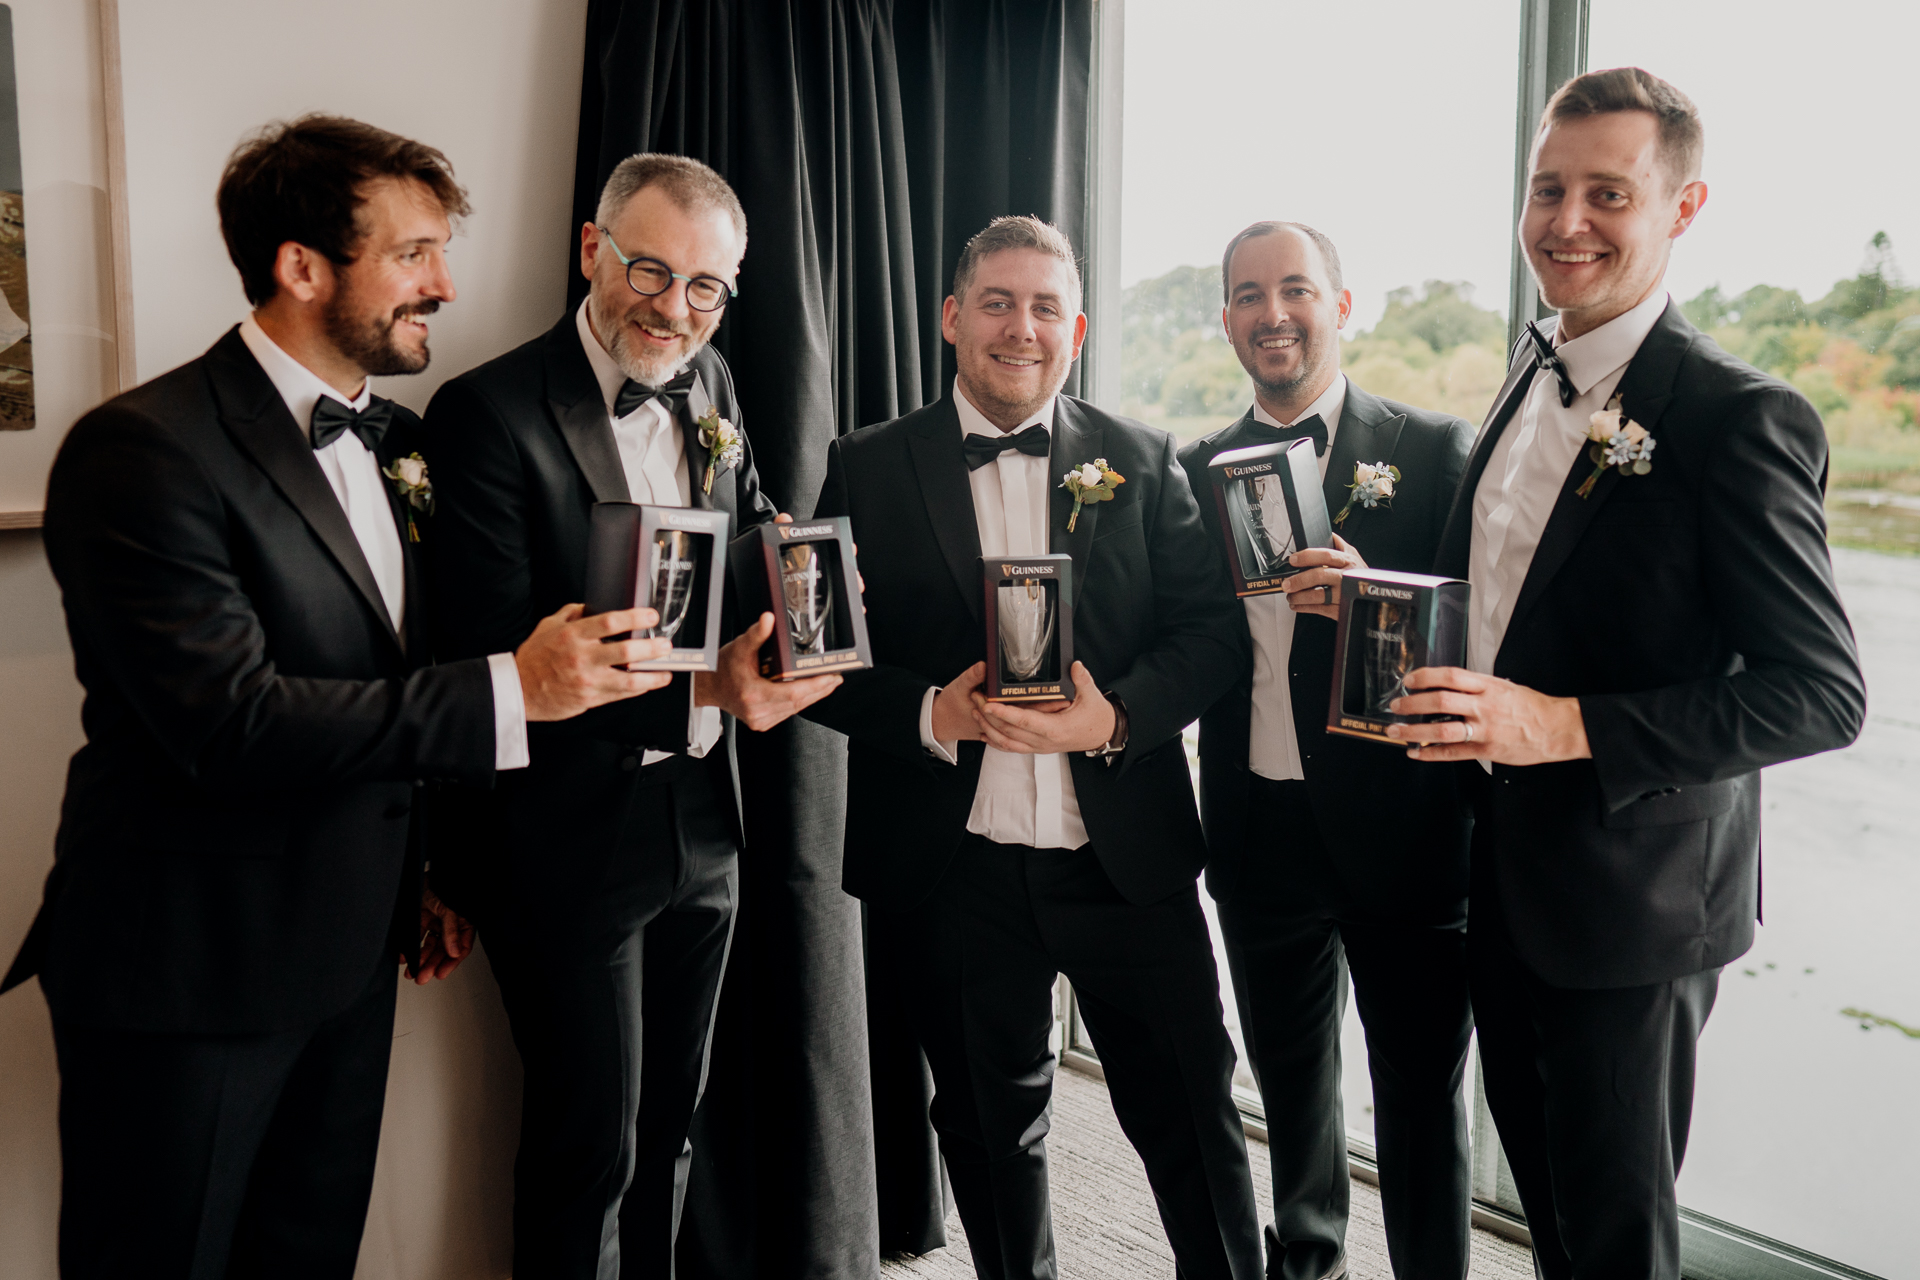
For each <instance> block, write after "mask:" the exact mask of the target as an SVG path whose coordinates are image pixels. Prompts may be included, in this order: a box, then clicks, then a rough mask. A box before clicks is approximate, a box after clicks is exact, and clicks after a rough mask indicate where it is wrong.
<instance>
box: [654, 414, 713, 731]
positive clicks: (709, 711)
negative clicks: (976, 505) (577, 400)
mask: <svg viewBox="0 0 1920 1280" xmlns="http://www.w3.org/2000/svg"><path fill="white" fill-rule="evenodd" d="M656 403H657V402H656ZM718 741H720V708H718V707H700V706H695V705H694V701H693V681H691V680H689V681H687V754H688V755H690V756H692V757H693V758H694V759H695V760H704V759H706V756H707V752H709V751H711V750H713V744H714V743H716V742H718Z"/></svg>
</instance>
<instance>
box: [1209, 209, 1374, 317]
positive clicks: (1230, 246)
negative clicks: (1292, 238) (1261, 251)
mask: <svg viewBox="0 0 1920 1280" xmlns="http://www.w3.org/2000/svg"><path fill="white" fill-rule="evenodd" d="M1282 227H1288V228H1291V229H1292V230H1294V231H1298V232H1299V233H1300V234H1301V235H1303V236H1305V237H1306V238H1307V239H1309V240H1311V241H1313V247H1314V248H1316V249H1318V250H1319V251H1320V260H1321V261H1322V262H1325V263H1326V264H1327V283H1328V284H1330V285H1332V286H1333V291H1334V292H1335V293H1338V292H1340V291H1341V290H1342V289H1344V288H1346V287H1347V278H1346V276H1345V275H1344V274H1342V272H1341V270H1340V251H1339V250H1338V249H1336V248H1334V247H1333V241H1331V240H1329V239H1327V238H1326V236H1324V235H1322V234H1321V233H1320V232H1318V231H1315V230H1314V229H1313V228H1312V227H1310V226H1308V225H1307V224H1306V223H1304V222H1256V223H1254V224H1253V225H1252V226H1250V227H1248V228H1247V229H1246V230H1244V231H1242V232H1241V233H1240V234H1239V235H1237V236H1235V237H1234V238H1233V239H1231V240H1229V241H1227V251H1226V252H1225V253H1223V254H1221V255H1220V300H1221V301H1222V302H1232V301H1233V280H1232V279H1231V278H1230V276H1229V273H1230V272H1231V271H1232V270H1233V251H1234V250H1235V249H1238V248H1239V247H1240V246H1241V245H1242V244H1244V243H1245V242H1246V241H1248V240H1252V239H1254V238H1255V237H1257V236H1270V235H1272V234H1273V233H1274V232H1276V231H1278V230H1280V228H1282Z"/></svg>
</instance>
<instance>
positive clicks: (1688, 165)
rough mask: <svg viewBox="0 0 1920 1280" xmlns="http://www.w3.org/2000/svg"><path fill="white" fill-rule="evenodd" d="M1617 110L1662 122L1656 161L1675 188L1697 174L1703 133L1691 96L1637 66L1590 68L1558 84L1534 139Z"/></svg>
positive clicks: (1703, 149) (1703, 150)
mask: <svg viewBox="0 0 1920 1280" xmlns="http://www.w3.org/2000/svg"><path fill="white" fill-rule="evenodd" d="M1616 111H1644V112H1646V113H1647V114H1648V115H1650V116H1652V117H1653V118H1654V121H1655V122H1656V123H1657V124H1658V125H1659V126H1660V160H1661V163H1662V164H1664V165H1666V167H1667V176H1668V177H1670V178H1672V179H1673V187H1674V189H1675V190H1678V189H1679V188H1680V187H1682V186H1685V185H1686V184H1687V183H1689V182H1692V181H1693V180H1694V179H1696V178H1698V177H1699V176H1700V161H1701V158H1702V157H1703V156H1704V155H1705V154H1706V150H1707V135H1706V131H1705V130H1704V129H1702V128H1701V127H1700V111H1699V109H1698V108H1697V107H1695V106H1694V105H1693V99H1691V98H1689V97H1687V95H1686V94H1684V93H1682V92H1680V91H1679V90H1678V89H1676V88H1674V87H1673V86H1672V85H1670V84H1668V83H1667V82H1666V81H1665V80H1662V79H1661V78H1660V77H1659V76H1656V75H1653V74H1652V73H1651V72H1647V71H1642V70H1641V69H1640V68H1639V67H1612V68H1610V69H1608V70H1606V71H1589V72H1587V74H1585V75H1583V76H1575V77H1574V78H1573V79H1571V80H1569V81H1567V82H1566V83H1565V84H1563V85H1561V86H1560V88H1559V90H1558V91H1557V92H1556V93H1555V94H1554V95H1553V96H1552V97H1551V98H1549V99H1547V107H1546V110H1545V111H1543V112H1541V114H1540V129H1539V132H1538V133H1536V134H1534V141H1535V142H1536V143H1537V142H1538V141H1539V139H1540V134H1542V133H1545V132H1546V131H1547V128H1548V126H1550V125H1555V124H1564V123H1566V122H1567V121H1569V120H1584V119H1586V118H1587V117H1588V116H1602V115H1611V114H1612V113H1614V112H1616Z"/></svg>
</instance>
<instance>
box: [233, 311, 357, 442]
mask: <svg viewBox="0 0 1920 1280" xmlns="http://www.w3.org/2000/svg"><path fill="white" fill-rule="evenodd" d="M240 341H242V342H244V343H246V344H247V350H249V351H251V352H252V353H253V358H254V359H255V360H257V361H259V362H260V368H261V370H262V371H264V372H265V373H266V375H267V379H268V380H269V381H270V382H272V383H273V389H274V390H275V391H278V392H279V393H280V398H281V399H282V400H284V401H286V405H287V412H289V413H291V414H292V415H293V420H294V422H295V423H297V424H298V425H299V427H300V430H302V431H306V430H308V429H309V428H310V427H311V426H312V425H313V407H314V406H315V405H317V404H319V403H320V397H322V396H329V397H331V398H333V399H335V400H338V401H339V402H340V403H341V404H343V405H346V406H347V408H349V409H354V410H360V409H364V408H366V407H367V406H368V405H369V404H371V403H373V384H372V382H371V381H369V382H366V383H363V384H362V385H361V387H360V394H359V395H358V396H357V397H355V398H354V399H352V400H349V399H347V398H346V397H345V396H343V395H341V394H340V393H339V392H338V391H335V390H334V389H333V388H332V387H330V386H328V385H327V383H326V381H325V380H324V379H323V378H321V376H320V375H319V374H317V373H315V372H314V371H313V370H311V369H309V368H307V366H305V365H303V364H301V363H300V362H299V361H298V360H295V359H294V358H293V357H292V356H290V355H288V354H287V353H286V352H285V351H284V350H282V349H281V347H280V344H279V343H277V342H275V341H274V340H273V339H272V338H269V337H268V336H267V331H266V330H265V329H262V328H261V327H260V322H259V321H258V320H255V319H254V318H253V317H252V316H251V315H249V316H248V317H247V318H246V319H245V320H242V321H241V322H240ZM356 438H357V437H356Z"/></svg>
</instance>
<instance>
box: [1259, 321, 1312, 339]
mask: <svg viewBox="0 0 1920 1280" xmlns="http://www.w3.org/2000/svg"><path fill="white" fill-rule="evenodd" d="M1308 336H1309V335H1308V333H1307V331H1306V330H1305V329H1303V328H1301V327H1300V326H1299V325H1297V324H1275V325H1264V324H1263V325H1260V326H1259V327H1257V328H1256V329H1254V331H1253V332H1252V333H1250V334H1248V335H1247V341H1248V342H1260V341H1262V340H1263V339H1266V338H1297V339H1299V340H1300V341H1301V342H1305V341H1306V340H1307V338H1308Z"/></svg>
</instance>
